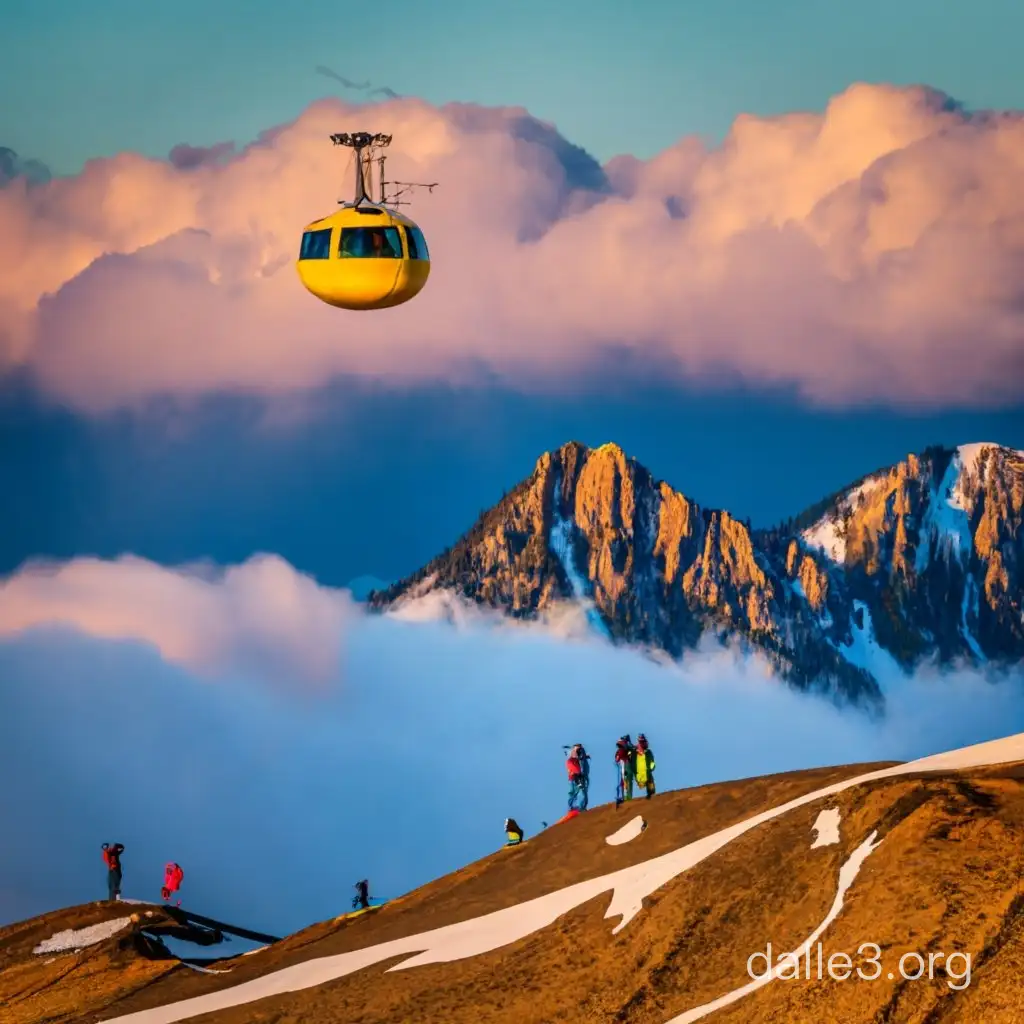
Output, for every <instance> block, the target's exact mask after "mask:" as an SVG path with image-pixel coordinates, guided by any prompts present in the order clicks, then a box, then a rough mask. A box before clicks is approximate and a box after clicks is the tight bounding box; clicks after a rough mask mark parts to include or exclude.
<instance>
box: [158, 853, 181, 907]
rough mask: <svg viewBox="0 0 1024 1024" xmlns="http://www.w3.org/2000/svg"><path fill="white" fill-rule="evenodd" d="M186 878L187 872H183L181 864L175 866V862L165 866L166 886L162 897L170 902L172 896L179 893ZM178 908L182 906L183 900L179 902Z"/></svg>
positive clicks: (161, 891) (161, 893) (162, 891)
mask: <svg viewBox="0 0 1024 1024" xmlns="http://www.w3.org/2000/svg"><path fill="white" fill-rule="evenodd" d="M184 877H185V872H184V871H182V870H181V865H180V864H175V863H174V861H171V863H170V864H166V865H165V866H164V885H163V888H162V889H161V890H160V897H161V898H162V899H163V900H165V901H169V900H170V898H171V896H172V895H173V894H174V893H176V892H177V891H178V889H179V887H180V886H181V880H182V879H183V878H184ZM178 906H179V907H180V906H181V900H178Z"/></svg>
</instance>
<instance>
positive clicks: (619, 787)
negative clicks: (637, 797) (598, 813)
mask: <svg viewBox="0 0 1024 1024" xmlns="http://www.w3.org/2000/svg"><path fill="white" fill-rule="evenodd" d="M615 767H616V769H617V772H618V782H617V783H616V786H615V806H616V807H618V806H619V804H621V803H622V802H623V801H624V800H632V799H633V778H634V773H635V771H636V758H635V748H634V747H633V741H632V740H631V739H630V738H629V733H627V734H626V735H625V736H622V737H621V738H620V739H618V740H616V743H615Z"/></svg>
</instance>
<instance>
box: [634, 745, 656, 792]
mask: <svg viewBox="0 0 1024 1024" xmlns="http://www.w3.org/2000/svg"><path fill="white" fill-rule="evenodd" d="M634 761H635V764H636V767H635V768H634V774H635V775H636V784H637V785H638V786H643V788H644V789H646V790H647V799H648V800H650V799H651V797H652V796H654V751H653V750H651V748H650V747H649V746H648V745H647V737H646V736H645V735H644V734H643V733H640V735H639V736H637V738H636V753H635V754H634Z"/></svg>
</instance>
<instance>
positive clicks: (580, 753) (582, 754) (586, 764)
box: [576, 743, 590, 811]
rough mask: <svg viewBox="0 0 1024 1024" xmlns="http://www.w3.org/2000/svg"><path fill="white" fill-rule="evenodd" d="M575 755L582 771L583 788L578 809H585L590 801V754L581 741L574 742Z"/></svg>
mask: <svg viewBox="0 0 1024 1024" xmlns="http://www.w3.org/2000/svg"><path fill="white" fill-rule="evenodd" d="M576 756H577V757H578V758H579V762H580V771H581V772H582V776H581V778H580V785H581V787H582V789H583V803H582V804H581V805H580V810H581V811H585V810H586V809H587V804H588V803H589V801H590V795H589V794H590V755H589V754H588V753H587V752H586V750H584V749H583V744H582V743H577V744H576Z"/></svg>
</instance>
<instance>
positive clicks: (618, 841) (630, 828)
mask: <svg viewBox="0 0 1024 1024" xmlns="http://www.w3.org/2000/svg"><path fill="white" fill-rule="evenodd" d="M645 828H647V822H646V821H644V819H643V818H642V817H640V815H639V814H638V815H637V816H636V817H635V818H633V820H632V821H627V822H626V824H625V825H623V826H622V828H620V829H619V830H618V831H617V832H613V833H612V834H611V835H610V836H606V837H605V840H604V841H605V842H606V843H607V844H608V845H609V846H621V845H622V844H623V843H628V842H629V841H630V840H631V839H636V837H637V836H638V835H640V833H641V832H643V830H644V829H645Z"/></svg>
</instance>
